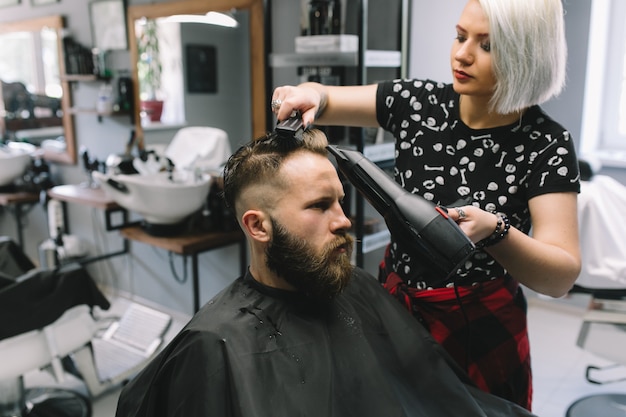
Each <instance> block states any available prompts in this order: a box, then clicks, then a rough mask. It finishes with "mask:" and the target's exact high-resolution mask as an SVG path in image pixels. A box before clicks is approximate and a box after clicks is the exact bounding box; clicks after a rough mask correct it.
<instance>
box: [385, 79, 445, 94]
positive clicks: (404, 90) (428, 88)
mask: <svg viewBox="0 0 626 417" xmlns="http://www.w3.org/2000/svg"><path fill="white" fill-rule="evenodd" d="M379 89H382V90H383V91H385V92H387V93H388V94H399V95H404V96H406V95H407V94H408V93H413V94H415V93H423V94H427V95H432V94H435V95H437V96H441V95H453V94H455V92H454V89H453V88H452V84H449V83H444V82H441V81H435V80H431V79H419V78H398V79H395V80H388V81H383V82H381V83H379Z"/></svg>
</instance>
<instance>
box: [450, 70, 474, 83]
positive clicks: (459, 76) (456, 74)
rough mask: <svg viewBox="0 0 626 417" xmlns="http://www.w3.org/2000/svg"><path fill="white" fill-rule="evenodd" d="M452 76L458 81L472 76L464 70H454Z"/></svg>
mask: <svg viewBox="0 0 626 417" xmlns="http://www.w3.org/2000/svg"><path fill="white" fill-rule="evenodd" d="M454 78H456V79H457V80H459V81H466V80H469V79H470V78H472V76H471V75H469V74H468V73H466V72H463V71H459V70H455V71H454Z"/></svg>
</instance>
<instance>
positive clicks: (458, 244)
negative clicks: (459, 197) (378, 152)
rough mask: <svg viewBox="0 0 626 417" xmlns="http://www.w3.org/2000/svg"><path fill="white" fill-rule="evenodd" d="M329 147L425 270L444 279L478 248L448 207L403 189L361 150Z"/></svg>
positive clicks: (349, 177)
mask: <svg viewBox="0 0 626 417" xmlns="http://www.w3.org/2000/svg"><path fill="white" fill-rule="evenodd" d="M327 149H328V150H329V152H330V153H331V154H332V155H333V156H334V157H335V158H336V160H337V165H338V167H339V170H340V171H341V172H342V173H343V174H344V175H345V176H346V177H347V178H348V180H349V181H350V182H351V183H352V185H354V186H355V187H356V188H357V190H359V192H360V193H361V194H362V195H363V196H364V197H365V199H366V200H367V201H369V203H370V204H371V205H372V206H373V207H374V208H375V209H376V211H378V212H379V213H380V214H381V215H382V216H383V217H384V219H385V223H386V224H387V227H388V228H389V231H390V232H391V234H392V235H393V236H394V238H395V239H396V240H398V241H401V242H402V243H404V244H405V245H409V247H412V248H413V249H414V250H415V253H416V255H417V256H418V257H419V260H420V261H422V262H423V263H424V265H423V266H424V267H425V269H429V270H430V272H432V273H434V274H435V275H438V276H441V280H442V281H443V280H445V279H447V278H449V277H450V276H451V275H452V274H454V273H455V272H456V271H457V270H458V269H459V267H460V266H461V264H462V263H463V262H464V261H465V260H466V259H467V258H468V257H469V256H470V254H471V253H472V252H473V251H474V250H475V246H474V244H473V243H472V241H471V240H470V239H469V237H467V235H466V234H465V233H463V231H462V230H461V229H460V228H459V226H458V225H457V224H456V223H455V222H454V221H453V220H452V219H451V218H450V217H448V214H447V211H446V209H445V208H442V207H439V206H436V205H435V204H433V203H431V202H430V201H428V200H426V199H424V198H423V197H421V196H418V195H415V194H411V193H409V192H408V191H406V190H404V189H403V188H402V187H400V185H399V184H397V183H396V182H395V181H394V180H393V179H392V178H390V177H389V175H387V174H386V173H385V172H384V171H383V170H382V169H380V168H379V167H378V166H377V165H376V164H374V163H373V162H372V161H370V160H369V159H367V158H366V157H365V156H364V155H363V154H362V153H361V152H358V151H354V150H348V149H340V148H338V147H336V146H333V145H328V147H327Z"/></svg>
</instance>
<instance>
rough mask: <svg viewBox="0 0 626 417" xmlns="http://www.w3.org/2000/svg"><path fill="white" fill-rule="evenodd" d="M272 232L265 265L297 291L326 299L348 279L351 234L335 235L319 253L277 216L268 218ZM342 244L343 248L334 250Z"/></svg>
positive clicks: (333, 295) (334, 294) (351, 243)
mask: <svg viewBox="0 0 626 417" xmlns="http://www.w3.org/2000/svg"><path fill="white" fill-rule="evenodd" d="M271 221H272V228H273V231H274V232H273V236H272V240H271V241H270V243H269V245H268V247H267V249H266V250H265V254H266V257H267V259H266V263H267V267H268V268H269V269H270V270H272V271H274V272H275V273H276V274H277V275H278V276H280V277H281V278H283V279H284V280H285V281H287V282H288V283H289V284H291V285H293V286H294V287H295V288H296V289H297V290H298V291H300V292H302V293H304V294H306V295H307V296H309V297H313V298H316V299H319V300H330V299H332V298H334V297H335V296H336V295H337V294H339V293H340V292H341V291H342V290H343V289H344V288H345V287H346V285H347V284H348V281H350V277H351V276H352V271H353V269H354V267H353V266H352V264H351V263H350V255H351V253H352V245H353V238H352V236H350V235H348V234H342V235H338V236H337V238H336V239H335V240H333V241H332V242H331V243H329V244H328V245H326V246H325V247H324V248H323V249H322V251H321V253H319V254H318V253H316V251H315V250H314V249H313V248H311V245H309V243H308V242H307V241H306V239H302V238H300V237H297V236H294V235H293V234H292V233H290V232H288V231H287V229H286V228H285V227H284V226H283V225H281V224H280V223H279V222H278V221H277V220H275V219H273V218H272V219H271ZM340 246H343V247H344V248H345V249H346V251H345V252H343V253H340V252H337V251H336V250H337V248H339V247H340Z"/></svg>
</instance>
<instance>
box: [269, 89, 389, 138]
mask: <svg viewBox="0 0 626 417" xmlns="http://www.w3.org/2000/svg"><path fill="white" fill-rule="evenodd" d="M377 88H378V86H377V85H376V84H370V85H351V86H326V85H322V84H319V83H314V82H307V83H303V84H300V85H298V86H297V87H295V86H290V85H287V86H283V87H277V88H276V89H275V90H274V93H273V94H272V111H273V112H274V114H275V115H276V118H277V119H278V120H279V121H282V120H286V119H287V118H289V117H291V114H292V113H293V111H294V110H297V111H299V112H300V115H301V117H302V123H303V124H304V126H305V127H306V128H308V127H310V126H311V125H312V124H313V123H315V124H319V125H321V126H363V127H378V120H377V119H376V90H377Z"/></svg>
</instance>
